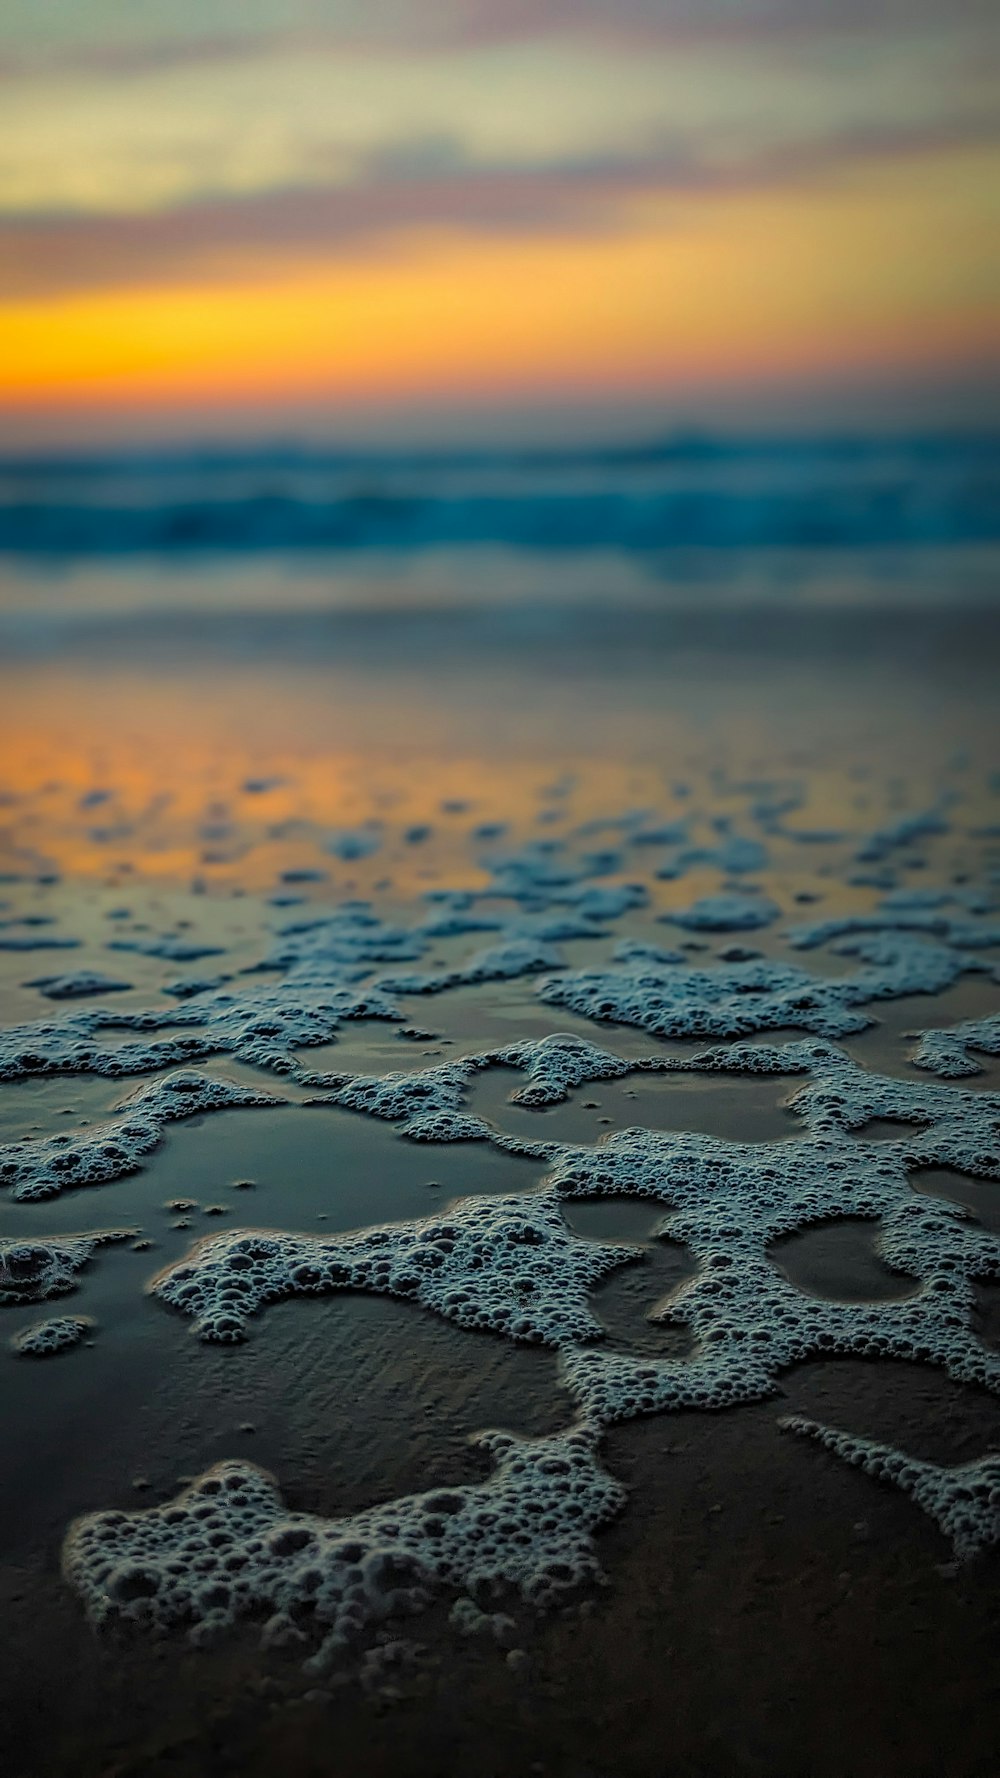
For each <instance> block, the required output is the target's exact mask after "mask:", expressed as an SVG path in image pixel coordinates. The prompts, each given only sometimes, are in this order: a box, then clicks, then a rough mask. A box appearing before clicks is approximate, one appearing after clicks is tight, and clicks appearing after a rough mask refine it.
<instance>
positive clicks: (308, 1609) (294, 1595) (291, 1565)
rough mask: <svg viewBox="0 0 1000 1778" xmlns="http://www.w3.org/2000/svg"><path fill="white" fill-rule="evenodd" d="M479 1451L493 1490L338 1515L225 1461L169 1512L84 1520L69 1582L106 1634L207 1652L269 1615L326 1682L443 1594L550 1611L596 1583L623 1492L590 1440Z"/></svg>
mask: <svg viewBox="0 0 1000 1778" xmlns="http://www.w3.org/2000/svg"><path fill="white" fill-rule="evenodd" d="M477 1442H478V1443H479V1444H481V1445H482V1446H483V1447H484V1448H485V1449H486V1451H487V1452H488V1453H489V1455H490V1457H491V1458H492V1460H493V1463H494V1465H495V1469H494V1473H493V1474H492V1475H491V1476H490V1477H489V1478H488V1479H487V1480H486V1481H483V1482H477V1483H472V1484H466V1485H463V1486H460V1487H452V1488H448V1487H440V1488H435V1489H432V1490H431V1491H430V1492H428V1493H424V1494H415V1495H409V1496H404V1497H403V1498H401V1499H398V1500H393V1501H390V1502H388V1503H387V1504H386V1505H384V1506H376V1507H369V1508H367V1509H366V1510H364V1511H362V1512H359V1513H355V1514H353V1515H351V1516H350V1517H345V1518H340V1519H323V1518H319V1517H315V1516H313V1515H311V1514H308V1513H296V1512H290V1511H289V1509H288V1508H287V1507H286V1506H285V1504H284V1502H283V1500H282V1498H281V1494H280V1493H279V1491H278V1487H277V1484H276V1483H275V1481H274V1480H273V1478H272V1477H271V1476H269V1475H268V1474H267V1473H266V1472H265V1471H264V1470H262V1469H258V1468H256V1467H255V1466H254V1465H252V1464H248V1463H233V1462H230V1463H220V1464H218V1465H216V1467H215V1468H214V1469H210V1470H209V1471H208V1472H207V1474H205V1475H203V1476H201V1477H200V1478H199V1479H198V1481H196V1482H195V1483H194V1484H193V1486H191V1487H190V1488H187V1489H185V1490H184V1492H183V1493H182V1494H180V1495H179V1496H178V1497H177V1498H176V1499H175V1500H173V1501H171V1502H169V1503H168V1504H167V1505H165V1506H161V1507H153V1508H152V1509H150V1510H148V1511H138V1512H102V1513H94V1514H91V1515H89V1516H88V1517H86V1518H83V1519H79V1520H77V1522H76V1523H75V1524H74V1525H73V1526H71V1528H70V1530H69V1532H68V1534H67V1537H66V1541H65V1544H64V1546H63V1572H64V1574H65V1575H66V1578H67V1579H68V1580H69V1582H70V1584H71V1585H72V1586H73V1587H75V1588H76V1589H77V1591H78V1592H79V1593H81V1594H82V1596H83V1598H84V1600H85V1603H86V1607H87V1611H88V1614H89V1616H90V1619H91V1621H92V1622H93V1623H95V1624H100V1625H108V1624H111V1623H115V1622H117V1623H124V1624H130V1625H141V1626H144V1627H149V1628H158V1629H166V1628H168V1627H172V1626H174V1625H179V1624H184V1625H187V1626H188V1627H189V1629H190V1634H191V1636H192V1638H193V1639H194V1640H195V1641H204V1640H206V1639H207V1638H208V1637H210V1636H211V1635H212V1634H213V1633H217V1632H218V1631H220V1630H224V1629H226V1628H227V1627H229V1626H230V1625H232V1624H234V1623H235V1622H237V1621H238V1620H239V1619H241V1618H245V1617H250V1616H253V1617H258V1618H259V1617H262V1616H263V1617H264V1619H265V1622H264V1627H263V1640H264V1642H265V1643H266V1644H270V1645H272V1646H273V1645H279V1646H280V1645H287V1644H305V1643H306V1642H307V1640H308V1641H311V1642H312V1643H313V1644H314V1645H315V1644H316V1643H317V1642H318V1644H319V1646H318V1648H317V1649H316V1652H315V1653H314V1654H313V1655H312V1656H311V1658H310V1660H309V1662H308V1666H309V1667H310V1668H311V1669H312V1670H315V1671H321V1670H322V1669H323V1667H324V1666H325V1665H326V1664H327V1663H328V1662H329V1661H330V1660H331V1659H333V1658H335V1657H336V1656H337V1655H338V1654H340V1653H341V1652H342V1651H343V1650H345V1649H347V1648H349V1647H350V1646H351V1645H352V1644H357V1643H358V1641H359V1640H360V1639H361V1638H362V1637H363V1636H364V1634H365V1632H366V1631H369V1630H371V1629H372V1628H373V1627H374V1626H375V1625H377V1624H379V1623H382V1622H384V1621H385V1620H386V1619H388V1618H397V1617H401V1616H408V1615H412V1614H414V1613H418V1612H420V1611H421V1610H423V1609H424V1608H425V1607H426V1606H427V1605H428V1604H429V1603H430V1602H431V1600H432V1599H433V1598H434V1597H435V1596H439V1595H440V1594H441V1593H446V1594H447V1593H448V1592H454V1593H460V1594H462V1595H463V1596H471V1597H472V1599H473V1600H474V1601H475V1600H482V1601H487V1600H489V1599H492V1598H495V1597H498V1596H500V1595H501V1594H503V1593H509V1592H515V1593H517V1594H519V1595H520V1596H521V1597H522V1598H523V1599H524V1600H525V1601H526V1602H528V1603H529V1604H530V1605H533V1606H537V1607H543V1608H544V1607H547V1606H551V1605H552V1604H553V1603H555V1602H556V1601H557V1600H559V1599H561V1598H565V1597H566V1596H567V1595H568V1594H570V1593H571V1592H572V1591H573V1590H574V1589H575V1588H578V1587H579V1586H581V1585H582V1584H584V1583H585V1582H590V1581H593V1580H594V1579H595V1578H598V1577H599V1576H600V1569H599V1567H598V1563H597V1559H596V1556H595V1554H594V1550H593V1541H592V1539H593V1533H594V1531H595V1530H596V1529H597V1528H598V1527H599V1526H600V1525H602V1524H604V1523H605V1522H606V1521H607V1520H608V1519H610V1518H612V1517H613V1516H614V1515H615V1514H616V1513H617V1512H618V1511H620V1509H621V1507H622V1505H623V1504H624V1498H625V1496H624V1490H623V1489H622V1488H621V1487H620V1486H619V1484H618V1483H617V1482H615V1481H613V1480H612V1479H611V1477H610V1476H608V1475H607V1474H606V1472H605V1471H604V1470H603V1469H602V1468H601V1466H600V1464H599V1463H598V1460H597V1455H596V1448H595V1447H596V1441H595V1439H594V1437H593V1435H592V1434H591V1433H590V1432H589V1431H587V1430H586V1429H582V1428H571V1429H570V1430H569V1431H567V1432H562V1433H558V1434H555V1435H553V1436H550V1437H548V1438H543V1439H523V1438H516V1437H514V1436H513V1435H512V1434H510V1433H501V1432H488V1433H482V1434H480V1435H479V1438H478V1441H477Z"/></svg>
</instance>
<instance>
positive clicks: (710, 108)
mask: <svg viewBox="0 0 1000 1778" xmlns="http://www.w3.org/2000/svg"><path fill="white" fill-rule="evenodd" d="M208 10H209V12H211V7H209V9H208ZM640 10H641V9H640ZM667 11H669V9H667ZM751 12H752V9H751ZM405 13H406V8H405V7H404V8H403V9H402V12H401V13H400V15H399V16H400V18H401V19H402V18H403V14H405ZM697 13H698V8H697V6H696V7H695V8H694V11H693V14H692V16H693V17H694V18H695V20H696V19H697ZM596 15H600V16H601V17H602V18H603V15H602V14H601V9H600V7H597V8H596ZM596 15H595V16H596ZM626 15H627V16H626ZM228 16H230V15H228V14H227V17H228ZM394 16H395V15H394ZM407 16H408V15H407ZM630 16H631V15H630V14H629V9H628V8H627V7H626V9H625V14H622V15H618V14H617V13H615V11H614V9H612V11H610V12H609V13H608V14H607V18H606V19H605V20H604V23H603V26H602V28H603V29H604V31H605V38H606V40H605V42H604V44H603V47H602V45H601V44H600V43H598V42H596V41H595V40H594V37H593V33H592V32H591V34H590V35H589V36H586V35H580V34H577V35H574V34H573V32H572V31H568V32H567V33H564V35H563V36H562V37H561V38H560V37H554V36H553V35H552V32H551V31H550V32H549V35H548V36H546V35H544V33H540V34H539V35H538V37H537V38H532V36H531V35H530V28H529V26H526V25H524V23H523V21H521V23H520V25H517V21H516V20H515V21H514V22H513V23H511V21H509V20H508V19H507V17H506V9H505V7H504V6H503V5H502V4H500V0H497V4H496V6H495V7H493V8H492V9H491V8H490V7H486V8H485V9H484V12H483V18H484V19H485V20H487V23H489V21H492V23H491V24H489V29H487V27H486V26H485V25H484V27H483V41H481V42H478V43H474V44H472V45H471V46H470V45H468V44H464V43H463V42H462V41H461V40H460V36H461V34H459V38H458V39H456V42H455V43H454V44H450V43H448V42H447V41H444V42H442V44H441V45H440V46H438V47H435V48H428V49H426V50H421V51H420V52H419V53H418V51H417V50H416V49H415V48H414V45H413V43H412V42H411V41H410V39H409V38H408V36H407V32H406V30H403V29H402V26H401V27H400V32H401V35H400V36H399V41H397V42H393V41H392V40H391V33H390V37H389V38H388V39H386V40H385V41H383V40H382V39H381V38H380V39H379V41H378V42H377V43H369V44H367V45H366V44H364V43H363V42H362V43H361V44H360V45H359V44H358V43H357V42H356V41H354V40H353V39H352V41H351V43H350V45H349V46H346V47H345V46H344V45H338V40H337V38H336V32H334V34H333V37H332V39H330V40H329V41H326V40H324V41H323V42H321V43H319V44H318V46H317V47H316V49H315V50H314V51H313V52H312V53H311V54H306V53H304V52H303V50H302V47H301V45H296V43H295V42H292V41H286V40H285V39H284V38H282V37H281V35H280V9H277V10H275V11H274V17H273V19H271V13H270V11H269V9H268V7H266V6H265V7H264V8H263V10H262V12H261V20H263V24H261V23H260V20H258V21H257V23H258V24H259V25H260V31H258V30H257V25H255V27H254V33H255V34H254V37H253V41H252V43H248V44H240V43H235V44H234V45H233V50H232V55H231V57H229V58H228V59H227V55H226V54H225V53H222V52H220V51H219V50H218V48H216V50H215V51H213V53H212V54H209V53H208V52H206V53H205V55H204V57H203V58H200V52H199V50H198V42H199V41H200V39H199V38H198V36H197V33H195V35H194V36H193V37H191V39H190V42H188V39H187V38H186V37H185V32H186V31H189V30H190V31H194V29H195V27H194V25H193V24H192V23H191V21H190V20H188V21H187V23H185V20H187V14H186V12H183V11H182V13H181V14H179V15H178V19H177V21H175V23H174V24H172V23H171V15H170V12H169V9H165V10H161V9H158V8H156V7H154V8H153V9H152V10H151V11H150V14H149V18H150V21H151V23H150V24H149V31H150V33H152V35H151V36H150V38H149V42H148V44H146V43H145V40H144V38H143V31H142V29H140V26H139V24H135V21H133V23H134V24H135V30H136V31H137V32H138V39H137V41H136V42H135V43H133V42H132V41H131V38H130V55H131V56H132V57H133V58H134V60H133V62H130V63H128V65H127V66H125V67H124V71H123V67H122V66H119V65H118V64H117V63H116V62H115V60H114V55H113V53H112V52H113V51H114V49H115V45H114V42H111V43H110V44H109V43H107V42H104V41H103V40H102V39H100V33H99V32H98V40H97V41H96V43H89V42H88V43H87V44H86V45H83V46H82V47H81V44H80V43H79V42H78V41H77V39H76V38H75V37H74V39H73V42H72V43H71V44H69V46H68V47H67V46H64V55H63V60H62V61H61V62H59V64H58V66H57V67H53V68H50V67H49V65H48V63H47V62H46V60H45V53H43V51H42V49H40V48H39V44H38V42H37V41H36V40H35V38H34V37H33V36H32V31H33V29H34V27H33V26H32V24H31V15H30V13H28V12H25V13H24V14H23V15H21V13H20V11H18V18H19V23H18V24H17V27H16V29H15V28H14V26H13V25H12V26H11V30H12V31H13V32H14V39H15V40H14V41H13V44H12V46H11V45H8V49H9V50H10V53H11V57H12V60H10V62H9V65H8V68H7V70H6V71H5V72H3V73H0V87H2V88H6V91H7V98H8V100H9V105H8V108H7V117H8V126H7V128H8V135H7V142H6V149H5V152H4V153H2V154H0V341H2V345H0V419H2V416H3V415H4V414H5V415H6V417H7V422H8V430H9V431H11V434H12V436H15V437H16V436H17V425H18V423H19V422H20V421H24V420H25V419H26V418H30V417H31V416H32V415H34V416H36V417H38V416H42V417H43V418H44V417H45V416H49V418H50V419H51V421H52V424H53V426H54V428H55V431H56V433H58V426H59V417H60V415H63V416H72V415H73V414H82V413H85V412H90V413H93V414H94V415H95V416H96V420H95V429H96V433H97V434H98V435H99V434H100V432H101V429H102V426H105V425H109V424H110V423H111V421H112V419H113V416H114V414H115V413H116V412H118V413H119V414H122V415H125V416H126V417H127V415H128V414H130V413H131V414H137V413H140V412H141V413H142V414H143V416H144V418H145V420H146V421H147V422H148V420H149V418H150V416H151V415H152V416H154V417H155V415H156V414H157V413H161V414H162V415H163V417H164V425H165V426H169V425H175V423H176V422H177V419H178V416H179V415H180V414H188V415H190V414H192V413H197V412H198V411H199V410H201V411H202V412H204V411H206V410H208V411H210V412H211V413H213V414H220V415H223V416H224V414H225V412H227V411H230V410H231V411H233V412H234V413H236V412H239V410H240V409H241V408H244V407H249V406H255V407H256V408H258V409H260V410H263V411H264V412H266V410H267V408H268V405H269V404H273V406H274V407H275V410H276V411H277V409H278V408H279V407H281V406H282V404H284V405H285V406H287V404H289V403H292V404H294V403H300V404H301V405H302V408H303V410H308V409H309V408H310V407H311V408H313V409H314V410H315V409H316V408H318V407H321V406H322V404H323V402H324V401H334V402H336V401H338V400H339V401H344V402H349V403H352V404H354V405H356V406H361V407H364V406H365V404H368V403H375V404H382V405H383V406H384V405H385V404H386V403H388V404H390V405H391V403H392V402H393V401H394V400H397V401H403V402H406V401H409V402H413V401H416V402H417V403H418V404H419V403H420V402H423V403H425V404H427V405H428V406H430V407H433V406H434V405H435V404H437V405H439V406H440V405H444V406H447V404H448V403H449V402H453V401H459V400H467V399H469V398H472V399H478V400H481V401H483V402H485V403H487V404H488V403H489V402H494V403H498V404H501V405H502V404H503V402H504V401H509V400H511V399H513V398H528V399H531V398H537V399H539V400H544V399H545V398H546V397H547V396H548V397H559V398H565V397H567V396H569V397H572V398H574V399H578V400H586V399H594V400H602V399H604V400H614V399H616V398H624V399H626V400H627V399H630V398H633V397H635V396H637V395H641V396H643V397H644V398H648V397H650V396H661V397H662V398H663V399H664V401H669V399H670V397H671V396H672V395H677V394H678V393H683V394H684V395H685V396H688V395H693V396H694V397H697V395H698V392H699V391H705V390H712V389H718V388H723V387H736V388H738V387H739V386H741V385H742V386H745V387H750V386H755V387H757V386H760V385H761V384H766V383H767V381H768V379H770V380H772V381H774V382H776V383H779V384H781V383H784V384H787V383H788V382H789V381H791V382H793V383H794V382H795V381H796V380H798V381H799V382H801V383H802V384H803V385H804V386H805V385H808V384H809V381H810V379H812V380H813V381H816V380H817V379H818V380H820V381H822V380H825V381H826V382H827V383H829V382H830V380H831V379H833V380H836V378H837V377H838V376H841V375H852V374H853V375H858V374H860V375H861V376H864V375H865V374H867V373H868V372H870V371H873V370H875V371H878V372H879V374H882V373H885V372H889V373H893V374H896V375H898V377H900V378H901V379H903V380H904V381H905V380H906V379H907V378H909V379H911V380H913V379H916V380H917V381H918V382H919V379H920V377H921V376H923V375H930V376H932V377H940V376H941V375H942V374H947V373H948V372H949V371H951V370H955V371H959V370H961V369H962V368H963V367H966V368H968V367H970V366H973V367H974V366H978V365H982V364H985V363H986V362H987V361H988V360H989V359H991V358H995V355H996V347H997V344H998V333H1000V327H998V320H997V316H998V312H1000V304H998V298H1000V263H998V255H997V253H996V250H995V247H994V246H993V242H994V241H995V239H996V238H997V235H996V227H995V220H991V207H992V205H993V203H994V198H993V194H994V193H996V192H997V191H998V190H1000V144H998V143H997V141H996V133H995V132H993V134H992V135H991V133H990V131H989V130H988V129H987V128H986V126H985V124H984V122H983V117H984V115H985V114H984V109H983V107H984V103H985V97H986V90H985V86H984V82H986V81H988V77H989V74H988V69H986V68H985V63H984V62H983V61H982V58H979V60H977V56H976V43H977V39H976V37H975V33H974V31H973V33H972V35H971V36H970V35H969V30H971V29H972V27H971V26H970V27H969V30H966V28H965V27H966V24H967V23H968V21H967V20H966V18H965V14H964V12H963V13H962V14H961V17H960V18H956V19H952V18H951V16H950V15H949V13H948V10H947V9H946V8H942V11H941V15H940V18H939V19H938V20H937V23H936V26H935V30H936V32H937V35H936V36H935V32H934V31H931V30H930V26H928V27H927V29H926V30H924V31H923V34H921V32H914V33H911V34H910V35H907V33H906V32H905V31H904V32H903V33H902V35H900V33H899V31H896V32H895V34H894V33H893V30H891V29H886V30H882V31H881V34H880V33H879V32H878V31H875V32H874V34H873V35H871V36H870V37H869V38H868V39H865V38H864V37H863V36H862V37H861V38H852V37H851V36H850V35H849V34H848V35H846V36H845V34H844V33H843V32H841V33H840V34H838V33H837V32H833V34H832V35H828V36H826V37H825V36H824V35H823V34H822V32H819V33H818V35H816V36H815V38H812V39H811V38H809V36H808V33H807V34H806V37H805V38H802V36H801V34H800V35H799V36H797V37H795V36H790V38H789V41H788V43H787V44H786V45H785V46H784V49H783V50H782V51H781V52H780V53H779V51H778V50H777V49H776V48H775V45H774V43H773V41H772V40H771V39H769V38H767V37H766V36H764V37H762V38H761V40H760V41H759V42H757V41H755V40H754V37H753V33H752V31H751V32H750V33H749V36H748V37H747V39H746V41H740V42H738V43H736V44H735V45H734V44H733V43H730V42H728V41H726V40H717V39H716V38H714V37H713V36H712V34H711V32H708V33H707V35H706V37H705V39H704V41H702V40H700V39H699V38H698V33H697V31H694V34H693V36H692V33H691V31H688V33H687V36H686V37H684V39H683V41H681V40H680V39H678V40H677V41H673V40H672V39H671V37H670V33H669V31H668V30H667V29H666V26H665V27H664V34H663V36H662V40H660V39H657V38H656V33H654V34H653V39H652V40H650V39H649V37H648V32H647V33H646V36H645V37H643V36H642V35H641V34H640V37H639V38H630V37H629V35H628V30H627V29H626V26H627V24H628V18H629V17H630ZM664 16H665V18H666V12H665V15H664ZM970 16H971V15H970ZM441 17H442V19H444V20H445V24H444V25H443V26H442V27H441V28H442V30H444V32H445V38H447V28H446V27H447V19H448V18H449V17H450V12H449V9H448V8H447V7H445V8H444V9H443V11H442V14H441ZM269 19H270V21H271V23H270V25H269V24H268V20H269ZM25 21H27V22H25ZM202 22H203V23H204V21H202ZM404 23H405V20H404ZM515 25H517V29H516V30H515ZM271 26H273V31H272V33H271V35H270V36H269V35H268V32H269V31H270V30H271ZM154 27H155V28H154ZM129 28H130V31H131V30H132V27H131V26H130V27H129ZM66 29H67V30H68V29H69V27H68V26H67V27H66ZM200 29H201V27H200V26H199V30H200ZM247 29H248V30H249V25H248V26H247ZM74 30H75V27H74ZM95 30H96V26H95ZM491 30H492V31H493V33H494V37H495V41H494V40H492V39H491V37H490V31H491ZM157 31H159V32H160V36H159V37H158V36H157V35H156V32H157ZM171 31H173V32H174V33H175V37H176V41H175V39H174V38H172V37H171V36H170V33H171ZM164 32H166V33H167V36H166V38H164V37H163V33H164ZM518 32H520V35H518ZM928 32H930V35H929V36H928ZM2 33H3V27H2V26H0V50H2V49H3V41H2ZM18 33H20V35H19V34H18ZM161 42H162V43H166V44H168V47H169V44H171V43H172V44H173V46H174V48H175V49H176V48H177V47H178V45H180V46H181V47H182V48H184V53H183V55H181V56H180V57H179V58H177V59H176V61H171V59H170V56H169V55H168V56H167V57H166V61H165V63H164V65H163V67H162V68H161V66H160V61H159V55H160V49H159V48H158V46H159V45H161ZM185 45H186V47H184V46H185ZM53 47H55V48H56V49H58V44H54V45H52V44H50V45H47V46H46V53H47V51H48V50H49V49H51V48H53ZM147 51H148V58H149V59H148V65H147V63H146V62H145V61H144V59H143V58H144V55H145V54H146V52H147ZM163 53H164V54H165V55H166V51H165V50H164V52H163ZM18 54H20V55H21V56H22V64H21V67H20V72H19V70H18V63H17V55H18ZM75 55H79V57H80V60H79V65H78V66H76V65H74V62H73V57H74V56H75ZM67 58H68V61H67ZM102 58H104V59H103V60H102ZM0 96H2V94H0ZM626 99H628V100H629V103H625V102H624V101H625V100H626ZM334 100H336V104H334V103H333V101H334ZM331 107H332V109H331Z"/></svg>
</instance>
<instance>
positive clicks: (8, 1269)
mask: <svg viewBox="0 0 1000 1778" xmlns="http://www.w3.org/2000/svg"><path fill="white" fill-rule="evenodd" d="M135 1232H136V1231H135V1229H98V1230H96V1231H95V1232H94V1233H93V1234H86V1235H54V1236H52V1237H50V1238H46V1239H45V1240H37V1241H10V1240H4V1241H0V1305H3V1304H6V1303H43V1302H45V1301H46V1300H47V1298H49V1297H53V1296H65V1295H66V1293H67V1291H70V1290H75V1289H76V1283H77V1273H78V1272H81V1271H82V1270H83V1268H84V1266H85V1265H87V1264H88V1263H89V1261H90V1260H91V1259H93V1257H94V1254H95V1253H96V1252H97V1249H98V1248H99V1247H106V1246H108V1245H109V1244H110V1243H111V1242H114V1241H128V1240H131V1239H132V1237H133V1236H134V1235H135Z"/></svg>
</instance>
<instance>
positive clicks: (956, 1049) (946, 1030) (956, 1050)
mask: <svg viewBox="0 0 1000 1778" xmlns="http://www.w3.org/2000/svg"><path fill="white" fill-rule="evenodd" d="M915 1035H916V1036H918V1037H919V1039H920V1042H919V1043H918V1045H917V1047H916V1049H915V1050H914V1052H913V1060H914V1062H915V1063H916V1065H917V1067H918V1068H926V1069H928V1070H929V1072H930V1073H931V1074H940V1075H941V1076H942V1078H943V1079H945V1080H957V1079H960V1078H961V1077H962V1076H963V1075H968V1074H981V1073H982V1071H983V1070H982V1064H981V1063H979V1062H977V1061H976V1060H975V1056H976V1055H981V1056H1000V1013H991V1014H989V1015H988V1017H986V1018H985V1019H963V1020H962V1021H961V1023H960V1024H957V1025H940V1026H938V1028H937V1029H936V1030H932V1031H920V1032H917V1033H915Z"/></svg>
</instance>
